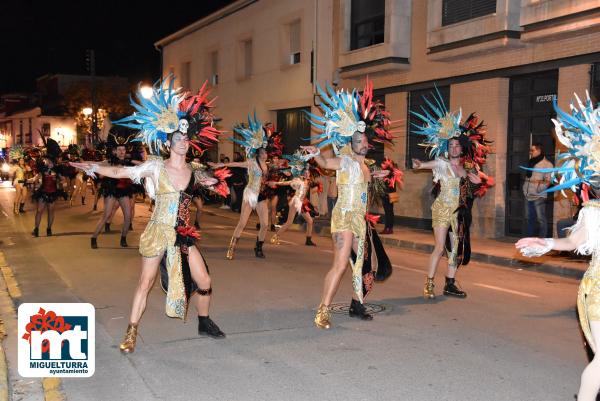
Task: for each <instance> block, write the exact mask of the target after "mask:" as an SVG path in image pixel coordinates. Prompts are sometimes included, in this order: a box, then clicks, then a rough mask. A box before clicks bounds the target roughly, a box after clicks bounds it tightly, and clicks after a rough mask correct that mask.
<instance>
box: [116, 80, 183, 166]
mask: <svg viewBox="0 0 600 401" xmlns="http://www.w3.org/2000/svg"><path fill="white" fill-rule="evenodd" d="M167 81H168V85H167ZM174 82H175V77H174V76H173V75H169V76H168V77H167V78H165V79H164V80H158V81H156V83H155V84H154V85H153V87H152V96H150V98H149V99H146V98H145V97H144V96H142V92H141V86H139V85H138V90H137V92H136V97H137V102H136V101H135V100H134V99H133V98H131V96H130V103H131V105H132V106H133V108H135V110H136V112H135V113H133V114H132V115H131V116H128V117H125V118H122V119H120V120H117V121H114V122H113V123H114V124H118V125H122V126H124V127H128V128H132V129H135V130H138V131H139V134H138V137H137V138H135V139H134V141H142V142H144V143H145V144H146V145H148V148H149V149H150V153H153V154H160V151H161V149H162V147H163V145H164V143H165V142H166V141H167V138H168V134H171V133H173V132H175V131H177V130H178V129H179V124H180V118H182V117H183V116H185V114H186V113H185V112H182V111H180V110H179V103H180V102H181V101H182V100H183V94H182V93H181V89H180V88H177V89H176V88H174V87H173V85H174Z"/></svg>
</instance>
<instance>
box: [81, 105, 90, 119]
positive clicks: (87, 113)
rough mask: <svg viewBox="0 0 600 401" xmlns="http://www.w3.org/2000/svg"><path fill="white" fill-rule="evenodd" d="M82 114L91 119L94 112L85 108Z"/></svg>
mask: <svg viewBox="0 0 600 401" xmlns="http://www.w3.org/2000/svg"><path fill="white" fill-rule="evenodd" d="M81 112H82V113H83V115H84V116H86V117H89V116H91V115H92V112H93V110H92V108H91V107H84V108H83V110H81Z"/></svg>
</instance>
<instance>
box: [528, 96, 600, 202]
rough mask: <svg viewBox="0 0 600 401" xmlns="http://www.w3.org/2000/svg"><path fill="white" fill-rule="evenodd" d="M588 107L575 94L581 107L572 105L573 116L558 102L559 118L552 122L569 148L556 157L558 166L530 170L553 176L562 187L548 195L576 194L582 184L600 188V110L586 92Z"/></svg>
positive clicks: (556, 106)
mask: <svg viewBox="0 0 600 401" xmlns="http://www.w3.org/2000/svg"><path fill="white" fill-rule="evenodd" d="M586 97H587V99H586V102H585V104H584V103H583V102H582V101H581V100H580V99H579V97H578V96H577V94H575V99H576V101H577V105H575V104H573V103H571V114H569V113H567V112H565V111H563V110H561V109H560V108H559V107H558V105H557V104H556V99H554V110H555V111H556V117H557V118H556V119H552V122H553V123H554V128H555V131H556V137H557V139H558V141H559V142H560V143H561V144H562V145H563V146H565V148H566V149H567V151H566V152H564V153H559V154H558V156H557V157H556V159H557V163H556V167H553V168H545V169H536V168H533V169H530V168H526V167H522V168H523V169H525V170H532V171H536V172H539V173H552V178H553V180H554V181H555V182H557V183H558V185H555V186H553V187H551V188H548V189H547V190H546V191H545V192H555V191H563V195H564V190H565V189H570V190H571V191H573V192H575V191H576V190H577V187H578V186H579V185H581V184H587V185H590V186H593V187H595V188H596V189H598V188H600V107H599V108H594V105H593V103H592V100H591V99H590V95H589V93H588V92H587V91H586Z"/></svg>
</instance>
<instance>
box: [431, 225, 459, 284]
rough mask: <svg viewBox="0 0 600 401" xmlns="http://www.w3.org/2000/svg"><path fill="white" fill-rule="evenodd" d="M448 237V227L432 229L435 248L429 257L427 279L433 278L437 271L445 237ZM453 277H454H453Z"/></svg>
mask: <svg viewBox="0 0 600 401" xmlns="http://www.w3.org/2000/svg"><path fill="white" fill-rule="evenodd" d="M447 235H448V227H434V228H433V236H434V239H435V246H434V248H433V252H431V256H430V257H429V272H428V273H427V274H428V276H427V277H434V276H435V272H436V270H437V267H438V264H439V263H440V259H441V258H442V255H443V254H444V249H445V245H446V236H447ZM453 277H454V276H453Z"/></svg>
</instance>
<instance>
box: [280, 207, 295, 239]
mask: <svg viewBox="0 0 600 401" xmlns="http://www.w3.org/2000/svg"><path fill="white" fill-rule="evenodd" d="M296 213H298V212H297V211H296V208H295V207H294V206H293V205H292V203H291V202H290V207H289V209H288V217H287V220H286V221H285V223H283V225H282V226H281V227H279V230H277V236H278V237H281V236H282V235H283V233H285V232H286V231H287V229H288V228H290V226H291V225H292V224H293V223H294V218H295V217H296Z"/></svg>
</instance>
